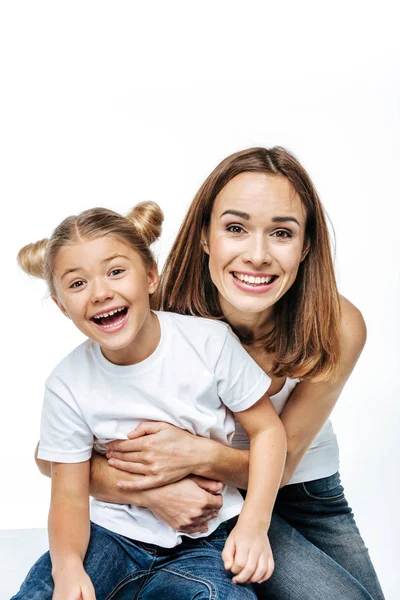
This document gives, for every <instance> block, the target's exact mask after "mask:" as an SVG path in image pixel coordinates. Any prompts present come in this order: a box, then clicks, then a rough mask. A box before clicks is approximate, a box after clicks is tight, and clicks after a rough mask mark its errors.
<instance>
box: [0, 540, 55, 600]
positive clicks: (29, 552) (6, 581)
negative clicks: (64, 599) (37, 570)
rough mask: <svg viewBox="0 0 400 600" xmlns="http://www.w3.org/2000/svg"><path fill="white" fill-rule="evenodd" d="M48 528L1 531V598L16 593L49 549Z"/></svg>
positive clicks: (9, 596) (5, 599)
mask: <svg viewBox="0 0 400 600" xmlns="http://www.w3.org/2000/svg"><path fill="white" fill-rule="evenodd" d="M48 548H49V544H48V540H47V530H46V529H4V530H2V531H0V565H1V577H0V600H10V598H11V596H13V595H14V594H16V593H17V592H18V590H19V588H20V586H21V583H22V582H23V580H24V579H25V577H26V575H27V573H28V571H29V569H30V568H31V566H32V565H33V564H34V563H35V562H36V560H37V559H38V558H39V557H40V556H41V555H42V554H43V553H44V552H46V551H47V550H48Z"/></svg>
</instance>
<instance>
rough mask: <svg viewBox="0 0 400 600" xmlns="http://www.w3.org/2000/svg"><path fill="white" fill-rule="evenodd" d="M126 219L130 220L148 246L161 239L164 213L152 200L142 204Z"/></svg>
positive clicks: (133, 209)
mask: <svg viewBox="0 0 400 600" xmlns="http://www.w3.org/2000/svg"><path fill="white" fill-rule="evenodd" d="M126 218H127V219H129V221H130V222H131V223H132V225H133V226H134V227H135V229H136V230H137V231H138V233H139V234H140V235H141V236H142V238H143V239H144V240H145V242H146V243H147V245H148V246H150V245H151V244H152V243H153V242H155V241H156V240H158V238H159V237H160V235H161V228H162V224H163V221H164V213H163V211H162V210H161V208H160V207H159V206H158V204H156V203H155V202H152V201H150V200H149V201H147V202H140V203H139V204H137V205H136V206H135V207H134V208H132V210H131V211H130V212H129V213H128V214H127V216H126Z"/></svg>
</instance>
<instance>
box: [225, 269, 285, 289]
mask: <svg viewBox="0 0 400 600" xmlns="http://www.w3.org/2000/svg"><path fill="white" fill-rule="evenodd" d="M231 273H232V277H233V278H234V279H236V281H240V283H245V284H246V285H250V286H252V287H261V286H263V285H270V284H271V283H272V282H273V281H275V280H276V279H278V275H266V276H258V275H245V274H243V273H238V272H237V271H232V272H231Z"/></svg>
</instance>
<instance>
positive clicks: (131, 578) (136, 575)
mask: <svg viewBox="0 0 400 600" xmlns="http://www.w3.org/2000/svg"><path fill="white" fill-rule="evenodd" d="M154 560H155V558H154ZM154 560H153V563H154ZM153 563H152V565H151V567H150V568H149V569H146V570H141V571H135V572H134V573H131V574H130V575H127V576H126V577H125V578H124V579H121V581H120V582H119V583H117V585H116V586H115V588H114V589H113V590H112V592H110V593H109V594H108V596H107V598H106V599H105V600H111V599H112V598H113V597H114V596H115V594H116V593H117V592H119V591H120V590H121V589H122V588H123V587H125V585H126V584H127V583H131V581H135V580H136V579H140V578H141V577H143V578H146V577H148V576H149V575H150V573H151V569H152V567H153ZM142 588H143V584H142V586H141V587H140V588H139V590H138V591H139V592H140V590H141V589H142Z"/></svg>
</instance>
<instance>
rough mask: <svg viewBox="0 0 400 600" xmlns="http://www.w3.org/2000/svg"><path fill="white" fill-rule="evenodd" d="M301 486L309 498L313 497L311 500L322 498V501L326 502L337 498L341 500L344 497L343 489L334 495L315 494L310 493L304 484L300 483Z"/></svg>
mask: <svg viewBox="0 0 400 600" xmlns="http://www.w3.org/2000/svg"><path fill="white" fill-rule="evenodd" d="M301 485H302V487H303V491H304V493H305V494H306V495H307V496H308V497H309V498H313V500H322V501H326V502H332V501H336V502H337V501H338V500H342V499H343V497H344V490H343V492H341V493H340V494H336V495H335V496H316V495H314V494H311V493H310V492H309V491H308V490H307V488H306V484H305V483H302V484H301Z"/></svg>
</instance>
